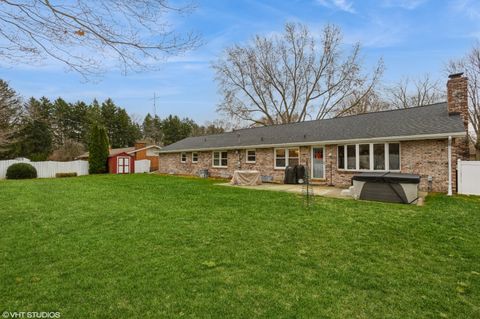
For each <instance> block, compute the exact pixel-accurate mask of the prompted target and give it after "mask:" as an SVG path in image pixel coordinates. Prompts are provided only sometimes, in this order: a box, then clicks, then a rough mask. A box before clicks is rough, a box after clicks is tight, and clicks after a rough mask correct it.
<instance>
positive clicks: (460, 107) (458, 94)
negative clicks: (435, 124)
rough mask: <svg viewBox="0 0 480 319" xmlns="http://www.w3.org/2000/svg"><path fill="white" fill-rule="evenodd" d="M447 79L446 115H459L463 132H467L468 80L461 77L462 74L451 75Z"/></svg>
mask: <svg viewBox="0 0 480 319" xmlns="http://www.w3.org/2000/svg"><path fill="white" fill-rule="evenodd" d="M448 78H449V79H448V82H447V102H448V114H449V115H460V116H461V117H462V120H463V125H464V126H465V131H468V79H467V78H466V77H464V76H463V72H462V73H455V74H451V75H449V76H448Z"/></svg>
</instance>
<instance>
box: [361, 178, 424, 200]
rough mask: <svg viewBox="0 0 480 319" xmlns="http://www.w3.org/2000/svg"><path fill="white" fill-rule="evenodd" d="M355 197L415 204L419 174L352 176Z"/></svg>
mask: <svg viewBox="0 0 480 319" xmlns="http://www.w3.org/2000/svg"><path fill="white" fill-rule="evenodd" d="M352 181H353V197H354V198H355V199H364V200H373V201H380V202H391V203H404V204H416V202H417V200H418V185H419V184H420V176H419V175H413V174H401V173H370V172H368V173H362V174H358V175H355V176H353V177H352Z"/></svg>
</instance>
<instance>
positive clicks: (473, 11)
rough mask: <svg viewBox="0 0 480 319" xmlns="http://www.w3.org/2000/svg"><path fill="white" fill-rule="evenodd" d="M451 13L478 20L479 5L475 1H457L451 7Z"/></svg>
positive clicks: (479, 15)
mask: <svg viewBox="0 0 480 319" xmlns="http://www.w3.org/2000/svg"><path fill="white" fill-rule="evenodd" d="M451 8H452V9H453V11H455V12H457V13H461V14H464V15H466V16H467V17H468V18H470V19H473V20H478V19H480V5H479V3H478V2H477V1H472V0H458V1H456V2H453V3H452V5H451Z"/></svg>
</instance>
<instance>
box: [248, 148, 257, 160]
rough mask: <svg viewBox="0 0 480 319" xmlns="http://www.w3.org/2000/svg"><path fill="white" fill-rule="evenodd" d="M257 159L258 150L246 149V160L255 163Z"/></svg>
mask: <svg viewBox="0 0 480 319" xmlns="http://www.w3.org/2000/svg"><path fill="white" fill-rule="evenodd" d="M256 161H257V152H256V151H255V150H246V162H247V163H255V162H256Z"/></svg>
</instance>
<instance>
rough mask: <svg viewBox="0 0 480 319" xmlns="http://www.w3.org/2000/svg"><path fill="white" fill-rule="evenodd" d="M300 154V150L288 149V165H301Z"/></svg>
mask: <svg viewBox="0 0 480 319" xmlns="http://www.w3.org/2000/svg"><path fill="white" fill-rule="evenodd" d="M299 153H300V152H299V151H298V148H289V149H288V157H287V158H288V165H289V166H295V165H298V164H299V163H300V154H299Z"/></svg>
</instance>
